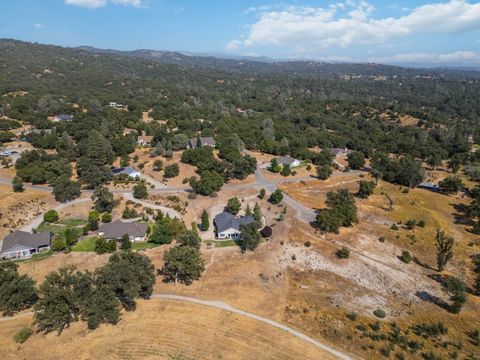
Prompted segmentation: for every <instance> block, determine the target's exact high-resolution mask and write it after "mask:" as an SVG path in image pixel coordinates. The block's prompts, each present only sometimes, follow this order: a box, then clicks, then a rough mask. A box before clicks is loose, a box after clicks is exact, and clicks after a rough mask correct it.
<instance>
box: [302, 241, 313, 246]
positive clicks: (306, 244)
mask: <svg viewBox="0 0 480 360" xmlns="http://www.w3.org/2000/svg"><path fill="white" fill-rule="evenodd" d="M303 246H305V247H307V248H308V247H310V246H312V243H311V242H310V241H305V243H304V244H303Z"/></svg>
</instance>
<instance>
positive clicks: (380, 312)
mask: <svg viewBox="0 0 480 360" xmlns="http://www.w3.org/2000/svg"><path fill="white" fill-rule="evenodd" d="M373 315H375V316H376V317H378V318H380V319H383V318H385V317H386V316H387V314H386V313H385V311H383V310H382V309H377V310H375V311H374V312H373Z"/></svg>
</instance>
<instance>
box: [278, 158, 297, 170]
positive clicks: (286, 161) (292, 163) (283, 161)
mask: <svg viewBox="0 0 480 360" xmlns="http://www.w3.org/2000/svg"><path fill="white" fill-rule="evenodd" d="M278 164H279V165H281V166H288V167H289V168H294V167H297V166H300V160H298V159H294V158H292V157H290V156H280V157H279V158H278Z"/></svg>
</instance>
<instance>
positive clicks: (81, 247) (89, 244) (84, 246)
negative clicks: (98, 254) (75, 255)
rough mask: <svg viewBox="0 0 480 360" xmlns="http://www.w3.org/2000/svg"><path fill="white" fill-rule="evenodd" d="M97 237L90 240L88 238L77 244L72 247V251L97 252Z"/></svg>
mask: <svg viewBox="0 0 480 360" xmlns="http://www.w3.org/2000/svg"><path fill="white" fill-rule="evenodd" d="M96 238H97V237H96V236H92V237H89V238H86V239H84V240H79V241H78V243H76V244H75V245H74V246H73V247H72V251H75V252H89V251H95V239H96Z"/></svg>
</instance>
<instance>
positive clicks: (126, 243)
mask: <svg viewBox="0 0 480 360" xmlns="http://www.w3.org/2000/svg"><path fill="white" fill-rule="evenodd" d="M131 248H132V242H131V241H130V237H129V236H128V234H125V235H123V236H122V240H121V242H120V249H122V250H124V251H125V250H130V249H131Z"/></svg>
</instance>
